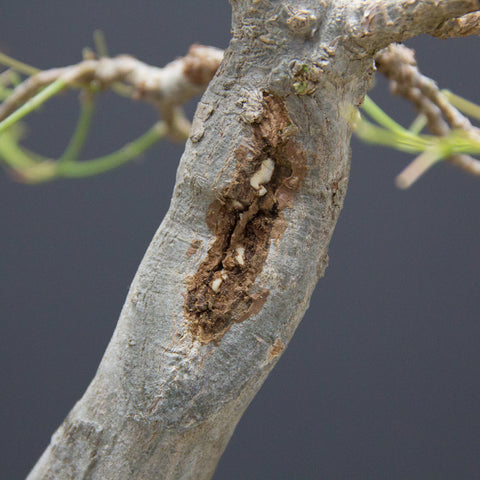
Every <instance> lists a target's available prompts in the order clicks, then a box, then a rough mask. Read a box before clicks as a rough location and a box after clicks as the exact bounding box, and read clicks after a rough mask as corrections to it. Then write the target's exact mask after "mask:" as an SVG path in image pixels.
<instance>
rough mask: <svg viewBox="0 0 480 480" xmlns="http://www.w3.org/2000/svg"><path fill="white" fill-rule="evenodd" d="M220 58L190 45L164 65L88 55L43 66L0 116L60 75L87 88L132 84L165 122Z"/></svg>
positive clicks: (213, 51) (202, 84) (15, 93)
mask: <svg viewBox="0 0 480 480" xmlns="http://www.w3.org/2000/svg"><path fill="white" fill-rule="evenodd" d="M222 58H223V51H222V50H220V49H217V48H214V47H204V46H201V45H193V46H192V47H190V50H189V52H188V54H187V55H186V56H185V57H182V58H179V59H177V60H174V61H173V62H171V63H169V64H168V65H166V66H165V67H164V68H157V67H152V66H150V65H147V64H145V63H143V62H141V61H139V60H137V59H135V58H133V57H131V56H128V55H121V56H118V57H115V58H107V57H102V58H100V59H87V60H84V61H82V62H80V63H78V64H76V65H71V66H68V67H63V68H55V69H51V70H45V71H43V72H40V73H38V74H36V75H33V76H32V77H30V78H28V79H27V80H25V81H24V82H23V83H22V84H20V85H19V86H18V87H17V88H16V89H15V90H14V91H13V93H12V94H11V95H10V96H9V97H8V98H7V99H6V100H5V102H4V103H3V104H2V105H0V120H3V119H4V118H6V117H8V116H9V115H10V114H11V113H12V112H14V111H15V110H16V109H17V108H18V107H19V106H21V105H23V104H24V103H25V102H26V101H27V100H28V99H30V98H31V97H33V96H34V95H35V94H36V93H37V92H38V91H39V90H40V89H42V88H44V87H46V86H48V85H50V84H52V83H53V82H55V81H57V80H59V79H62V80H63V81H64V82H65V83H66V84H67V85H69V86H74V87H86V88H92V87H96V88H101V89H106V88H110V87H111V86H112V85H113V84H115V83H116V82H123V83H125V84H127V85H129V86H130V87H131V88H132V96H133V97H134V98H137V99H142V100H145V101H147V102H149V103H152V104H153V105H154V106H155V107H156V108H157V109H159V110H160V111H161V112H162V113H163V114H164V116H166V118H165V121H166V122H167V123H168V120H169V114H170V113H171V110H172V109H173V108H174V107H175V106H178V105H180V104H182V103H184V102H185V101H187V100H189V99H190V98H192V97H194V96H196V95H199V94H200V93H202V92H203V91H204V90H205V88H206V87H207V85H208V83H209V82H210V80H211V79H212V77H213V75H214V74H215V72H216V70H217V68H218V66H219V65H220V62H221V61H222Z"/></svg>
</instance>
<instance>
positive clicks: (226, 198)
mask: <svg viewBox="0 0 480 480" xmlns="http://www.w3.org/2000/svg"><path fill="white" fill-rule="evenodd" d="M231 3H232V6H233V39H232V41H231V44H230V46H229V48H228V50H227V52H226V55H225V59H224V61H223V63H222V65H221V66H220V69H219V71H218V72H217V75H216V77H215V78H214V80H213V81H212V83H211V84H210V86H209V88H208V90H207V92H206V93H205V95H204V96H203V98H202V100H201V102H200V103H199V106H198V108H197V112H196V115H195V119H194V122H193V125H192V131H191V134H190V139H189V141H188V142H187V145H186V150H185V153H184V155H183V156H182V159H181V162H180V165H179V169H178V173H177V183H176V186H175V190H174V194H173V198H172V203H171V206H170V209H169V211H168V213H167V215H166V217H165V219H164V220H163V222H162V224H161V226H160V228H159V230H158V231H157V233H156V235H155V237H154V238H153V240H152V243H151V245H150V247H149V248H148V250H147V252H146V254H145V257H144V259H143V261H142V263H141V265H140V267H139V269H138V272H137V274H136V276H135V279H134V281H133V283H132V285H131V288H130V291H129V294H128V297H127V299H126V302H125V305H124V307H123V310H122V313H121V316H120V319H119V322H118V325H117V328H116V330H115V333H114V335H113V338H112V340H111V342H110V344H109V346H108V348H107V350H106V352H105V355H104V358H103V360H102V362H101V364H100V366H99V369H98V372H97V374H96V376H95V378H94V379H93V381H92V383H91V384H90V386H89V387H88V389H87V391H86V393H85V394H84V396H83V397H82V399H81V400H80V401H79V402H78V403H77V404H76V405H75V407H74V408H73V410H72V411H71V412H70V414H69V415H68V417H67V418H66V420H65V421H64V423H63V424H62V425H61V426H60V428H59V429H58V430H57V432H56V433H55V434H54V435H53V437H52V441H51V443H50V445H49V447H48V448H47V450H46V451H45V453H44V454H43V456H42V457H41V458H40V460H39V462H38V463H37V465H36V466H35V467H34V469H33V470H32V472H31V473H30V475H29V477H28V478H29V480H36V479H47V478H48V479H49V478H52V479H53V478H61V479H98V480H99V479H102V480H110V479H111V480H113V479H115V480H127V479H143V480H148V479H159V478H161V479H175V480H178V479H197V480H201V479H208V478H211V476H212V475H213V472H214V470H215V467H216V465H217V462H218V460H219V458H220V456H221V454H222V452H223V451H224V449H225V447H226V445H227V443H228V440H229V439H230V437H231V435H232V433H233V430H234V428H235V426H236V424H237V422H238V420H239V419H240V417H241V415H242V413H243V412H244V410H245V409H246V407H247V406H248V404H249V403H250V401H251V400H252V398H253V397H254V395H255V394H256V392H257V391H258V389H259V388H260V387H261V385H262V383H263V382H264V380H265V378H266V377H267V375H268V373H269V372H270V371H271V369H272V368H273V366H274V365H275V363H276V361H277V360H278V358H279V357H280V355H281V353H282V351H283V350H284V348H285V346H286V345H287V344H288V342H289V340H290V338H291V337H292V335H293V333H294V331H295V328H296V327H297V325H298V323H299V322H300V320H301V318H302V316H303V314H304V312H305V310H306V308H307V306H308V303H309V299H310V296H311V293H312V291H313V288H314V286H315V284H316V281H317V279H318V278H319V277H321V276H322V275H323V273H324V270H325V267H326V265H327V262H328V257H327V248H328V244H329V241H330V238H331V235H332V233H333V229H334V227H335V223H336V220H337V218H338V215H339V212H340V209H341V207H342V204H343V200H344V197H345V193H346V188H347V182H348V172H349V157H350V147H349V140H350V136H351V133H352V127H351V122H350V120H351V119H352V118H353V117H354V115H355V112H356V107H358V105H360V104H361V102H362V100H363V98H364V95H365V93H366V91H367V89H368V88H369V86H371V84H372V78H373V72H374V67H373V55H374V54H375V52H376V51H378V50H379V49H380V48H383V47H385V46H386V45H387V44H389V43H390V42H391V41H393V40H395V41H401V40H402V39H404V38H407V37H409V36H413V35H415V34H418V33H432V32H434V31H435V29H436V28H437V27H438V26H439V25H440V24H441V23H442V22H445V21H447V20H449V19H450V18H455V17H458V16H461V15H463V14H466V13H468V12H471V11H474V10H478V9H480V2H478V1H475V2H474V1H464V2H461V1H439V0H437V1H417V2H415V1H412V0H405V1H393V0H388V1H384V2H381V1H376V0H372V1H366V0H365V1H360V0H358V1H351V2H344V1H340V0H338V1H333V0H332V1H319V0H303V1H301V2H300V1H299V0H294V1H288V2H287V1H280V0H279V1H274V2H272V1H263V0H232V1H231ZM414 13H417V14H416V15H415V14H414ZM272 99H274V100H273V103H272ZM273 104H274V108H275V109H276V110H275V111H276V112H277V114H276V115H274V116H272V115H271V113H269V112H271V110H272V108H273V107H272V105H273ZM267 159H269V160H270V162H269V161H267ZM295 165H301V166H302V174H301V175H300V174H298V171H299V170H298V169H297V170H296V169H295ZM262 169H263V170H262ZM287 187H288V188H287ZM264 190H265V191H264ZM287 193H288V202H284V200H285V198H286V196H285V195H287ZM235 202H238V204H240V207H239V206H238V204H237V203H235ZM212 205H214V206H216V207H215V208H213V207H212ZM235 209H237V210H235ZM241 214H243V216H242V215H241ZM212 215H214V217H213V218H212ZM222 222H223V223H222ZM280 224H281V225H280ZM279 227H281V228H279ZM274 229H275V232H276V233H275V234H273V233H272V231H273V230H274ZM249 232H250V233H249ZM236 235H237V236H236ZM219 238H220V241H219ZM237 238H238V239H241V240H242V241H243V243H242V242H236V239H237ZM242 246H243V248H244V250H243V251H242V250H238V247H242ZM209 257H210V258H214V259H215V261H211V262H209V260H208V259H209ZM219 259H220V260H219ZM242 260H243V265H242ZM235 262H236V264H235ZM253 264H254V265H255V268H253V267H252V265H253ZM242 268H244V269H245V271H246V273H242ZM222 269H223V270H224V272H222ZM247 270H248V271H247ZM199 272H200V274H199ZM223 275H226V277H227V279H225V278H223ZM218 280H220V283H219V282H218ZM222 282H225V284H224V285H223V287H222ZM228 282H231V284H230V285H229V283H228ZM199 285H200V287H199V288H198V289H196V290H195V294H194V295H193V296H194V300H193V301H191V302H189V297H191V292H192V288H194V287H195V288H196V287H197V286H199ZM227 287H228V288H227ZM231 289H233V290H235V289H237V290H238V289H239V293H240V297H241V299H240V301H239V302H236V301H234V300H232V299H231V298H230V299H229V297H228V295H229V291H231ZM262 292H263V294H262ZM266 293H268V295H267V294H266ZM258 294H262V295H261V301H260V302H258V301H256V300H255V298H256V299H257V300H258V298H259V297H258ZM256 295H257V296H256ZM202 300H205V302H204V303H205V305H203V306H202V305H201V304H202ZM252 305H254V306H253V310H251V308H252ZM199 311H201V312H207V314H206V315H207V318H208V319H209V322H210V323H209V322H203V323H201V322H200V323H197V327H195V326H193V327H192V322H191V319H189V314H190V313H192V312H194V314H195V315H196V313H195V312H199ZM214 311H215V312H217V313H218V312H219V311H221V312H220V313H221V315H213V314H212V312H214ZM220 317H221V318H220ZM219 319H220V323H218V322H219ZM235 320H237V321H235ZM211 322H213V323H211ZM222 322H223V323H222ZM212 325H213V327H212ZM210 327H211V328H210ZM199 332H200V333H199Z"/></svg>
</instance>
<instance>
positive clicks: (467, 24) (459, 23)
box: [432, 12, 480, 38]
mask: <svg viewBox="0 0 480 480" xmlns="http://www.w3.org/2000/svg"><path fill="white" fill-rule="evenodd" d="M432 35H433V36H434V37H437V38H454V37H467V36H469V35H480V12H473V13H469V14H467V15H464V16H463V17H460V18H452V19H451V20H447V21H446V22H444V23H442V24H441V25H440V26H439V27H438V28H437V29H436V30H435V31H434V32H432Z"/></svg>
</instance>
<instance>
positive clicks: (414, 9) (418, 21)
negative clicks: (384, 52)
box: [349, 0, 480, 51]
mask: <svg viewBox="0 0 480 480" xmlns="http://www.w3.org/2000/svg"><path fill="white" fill-rule="evenodd" d="M352 3H354V4H355V8H356V11H355V16H352V18H351V19H350V28H351V31H352V32H354V37H355V42H356V44H357V45H360V46H362V48H365V49H367V50H368V51H375V50H380V49H382V48H385V47H387V46H388V45H389V44H391V43H395V42H397V43H400V42H403V41H405V40H407V39H409V38H411V37H414V36H416V35H419V34H422V33H428V34H432V35H436V32H438V31H439V27H440V26H441V25H445V23H446V22H450V21H451V20H452V19H456V18H458V17H462V16H464V15H466V14H469V13H471V12H476V11H477V10H480V0H355V2H352ZM349 10H350V11H351V10H352V9H351V8H349ZM476 14H478V12H477V13H476ZM465 18H467V17H465ZM474 18H476V17H474ZM440 31H442V28H441V27H440ZM443 31H444V33H446V31H447V30H446V29H445V30H443Z"/></svg>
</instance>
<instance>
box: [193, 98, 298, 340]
mask: <svg viewBox="0 0 480 480" xmlns="http://www.w3.org/2000/svg"><path fill="white" fill-rule="evenodd" d="M263 103H264V113H263V116H262V119H261V121H260V122H259V123H253V124H252V137H251V139H250V141H249V142H248V143H245V144H243V145H242V146H241V147H240V148H238V149H237V151H236V152H235V158H236V172H235V174H234V177H233V179H232V181H231V183H230V184H229V185H228V186H227V187H225V188H224V189H223V191H222V192H221V194H220V195H219V197H218V198H217V200H215V201H214V202H213V203H212V204H211V205H210V206H209V208H208V210H207V214H206V222H207V225H208V227H209V228H210V230H211V231H212V233H213V234H214V235H215V241H214V242H213V244H212V246H211V247H210V249H209V251H208V252H207V256H206V258H205V259H204V260H203V262H202V263H201V264H200V266H199V267H198V270H197V272H196V273H195V274H194V275H193V276H192V277H190V279H189V280H188V282H187V293H186V296H185V304H184V313H185V317H186V320H187V323H188V327H189V330H190V333H191V334H192V336H193V338H195V339H197V340H198V341H200V342H202V343H209V342H212V341H213V342H218V341H219V340H220V339H221V338H222V337H223V335H224V334H225V333H226V332H227V331H228V329H229V328H230V327H231V326H232V324H233V323H235V322H237V323H238V322H243V321H245V320H246V319H247V318H249V317H251V316H253V315H255V314H257V313H258V312H260V310H261V309H262V308H263V305H264V304H265V302H266V300H267V297H268V290H266V289H260V290H259V289H255V288H254V283H255V279H256V278H257V276H258V275H259V274H260V272H261V271H262V268H263V265H264V264H265V261H266V259H267V255H268V251H269V248H270V241H271V240H275V239H276V238H277V237H278V236H279V235H282V234H283V231H284V230H285V220H284V217H283V214H282V210H283V209H284V208H288V207H291V206H292V205H293V202H294V198H295V194H296V192H297V191H298V190H299V188H300V186H301V183H302V180H303V178H304V176H305V173H306V161H307V157H306V154H305V153H304V152H303V151H302V150H301V149H300V148H299V147H298V145H297V144H296V143H295V142H294V141H293V140H292V138H291V133H292V131H293V130H294V129H293V128H292V125H291V122H290V119H289V117H288V115H287V112H286V109H285V106H284V104H283V101H282V100H281V99H280V98H278V97H276V96H274V95H272V94H268V93H265V94H264V95H263ZM271 162H273V172H271V174H270V172H269V171H268V172H267V173H268V174H262V175H261V176H260V177H261V179H260V181H261V182H265V183H261V184H259V185H257V178H256V177H255V175H256V173H257V172H259V171H261V169H262V168H264V169H265V168H266V167H265V165H270V164H271ZM262 165H263V167H262ZM268 168H270V167H268ZM257 176H258V175H257ZM252 177H253V178H255V181H254V182H253V184H252V182H251V179H252ZM260 187H261V188H260Z"/></svg>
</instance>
